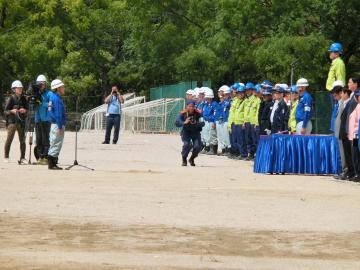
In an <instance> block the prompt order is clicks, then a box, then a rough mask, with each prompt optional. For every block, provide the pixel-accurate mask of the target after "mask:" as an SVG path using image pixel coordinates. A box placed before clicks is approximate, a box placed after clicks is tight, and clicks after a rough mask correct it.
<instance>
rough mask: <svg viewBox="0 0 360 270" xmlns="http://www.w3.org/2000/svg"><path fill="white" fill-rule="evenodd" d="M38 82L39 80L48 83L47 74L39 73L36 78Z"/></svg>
mask: <svg viewBox="0 0 360 270" xmlns="http://www.w3.org/2000/svg"><path fill="white" fill-rule="evenodd" d="M36 82H38V83H44V82H45V83H47V79H46V77H45V75H42V74H41V75H39V76H38V77H37V78H36Z"/></svg>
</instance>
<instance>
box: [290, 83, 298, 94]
mask: <svg viewBox="0 0 360 270" xmlns="http://www.w3.org/2000/svg"><path fill="white" fill-rule="evenodd" d="M290 92H291V93H295V94H297V93H299V91H298V87H297V85H296V84H294V85H293V86H291V87H290Z"/></svg>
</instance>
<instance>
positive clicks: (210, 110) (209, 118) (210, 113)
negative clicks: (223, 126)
mask: <svg viewBox="0 0 360 270" xmlns="http://www.w3.org/2000/svg"><path fill="white" fill-rule="evenodd" d="M217 109H218V103H217V102H216V101H212V102H211V103H210V104H208V103H205V104H204V106H203V110H202V115H203V117H204V120H205V121H206V122H211V123H214V122H215V115H216V111H217Z"/></svg>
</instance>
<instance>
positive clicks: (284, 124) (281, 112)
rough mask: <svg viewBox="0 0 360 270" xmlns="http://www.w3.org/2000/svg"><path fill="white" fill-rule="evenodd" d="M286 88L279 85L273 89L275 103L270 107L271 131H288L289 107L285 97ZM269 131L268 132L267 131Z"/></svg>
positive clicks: (273, 132)
mask: <svg viewBox="0 0 360 270" xmlns="http://www.w3.org/2000/svg"><path fill="white" fill-rule="evenodd" d="M284 92H285V89H283V88H282V87H281V86H277V87H275V88H274V89H273V99H274V101H273V103H272V106H271V107H270V114H269V120H270V121H269V122H270V127H271V129H270V130H271V133H272V134H275V133H280V132H284V131H288V129H289V128H288V123H289V107H288V106H287V104H286V102H285V101H284V99H283V95H284ZM267 133H268V132H267Z"/></svg>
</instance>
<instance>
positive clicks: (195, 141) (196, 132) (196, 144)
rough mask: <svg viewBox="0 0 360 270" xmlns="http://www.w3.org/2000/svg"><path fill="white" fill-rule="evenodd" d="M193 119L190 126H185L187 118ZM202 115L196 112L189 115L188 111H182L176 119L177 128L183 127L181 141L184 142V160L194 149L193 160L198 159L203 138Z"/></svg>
mask: <svg viewBox="0 0 360 270" xmlns="http://www.w3.org/2000/svg"><path fill="white" fill-rule="evenodd" d="M188 117H192V118H193V120H192V121H191V122H190V123H189V124H184V122H185V120H186V118H188ZM200 119H201V113H200V111H198V110H195V111H194V113H193V114H189V113H188V111H187V110H184V111H182V112H181V113H180V114H179V116H178V117H177V118H176V122H175V124H176V126H177V127H182V130H181V133H180V134H181V140H182V141H183V148H182V152H181V155H182V157H183V158H184V159H186V158H187V156H188V155H189V152H190V151H191V148H192V156H193V158H195V157H197V155H198V154H199V152H200V149H201V136H200V132H201V130H202V128H203V126H204V122H201V120H200Z"/></svg>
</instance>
